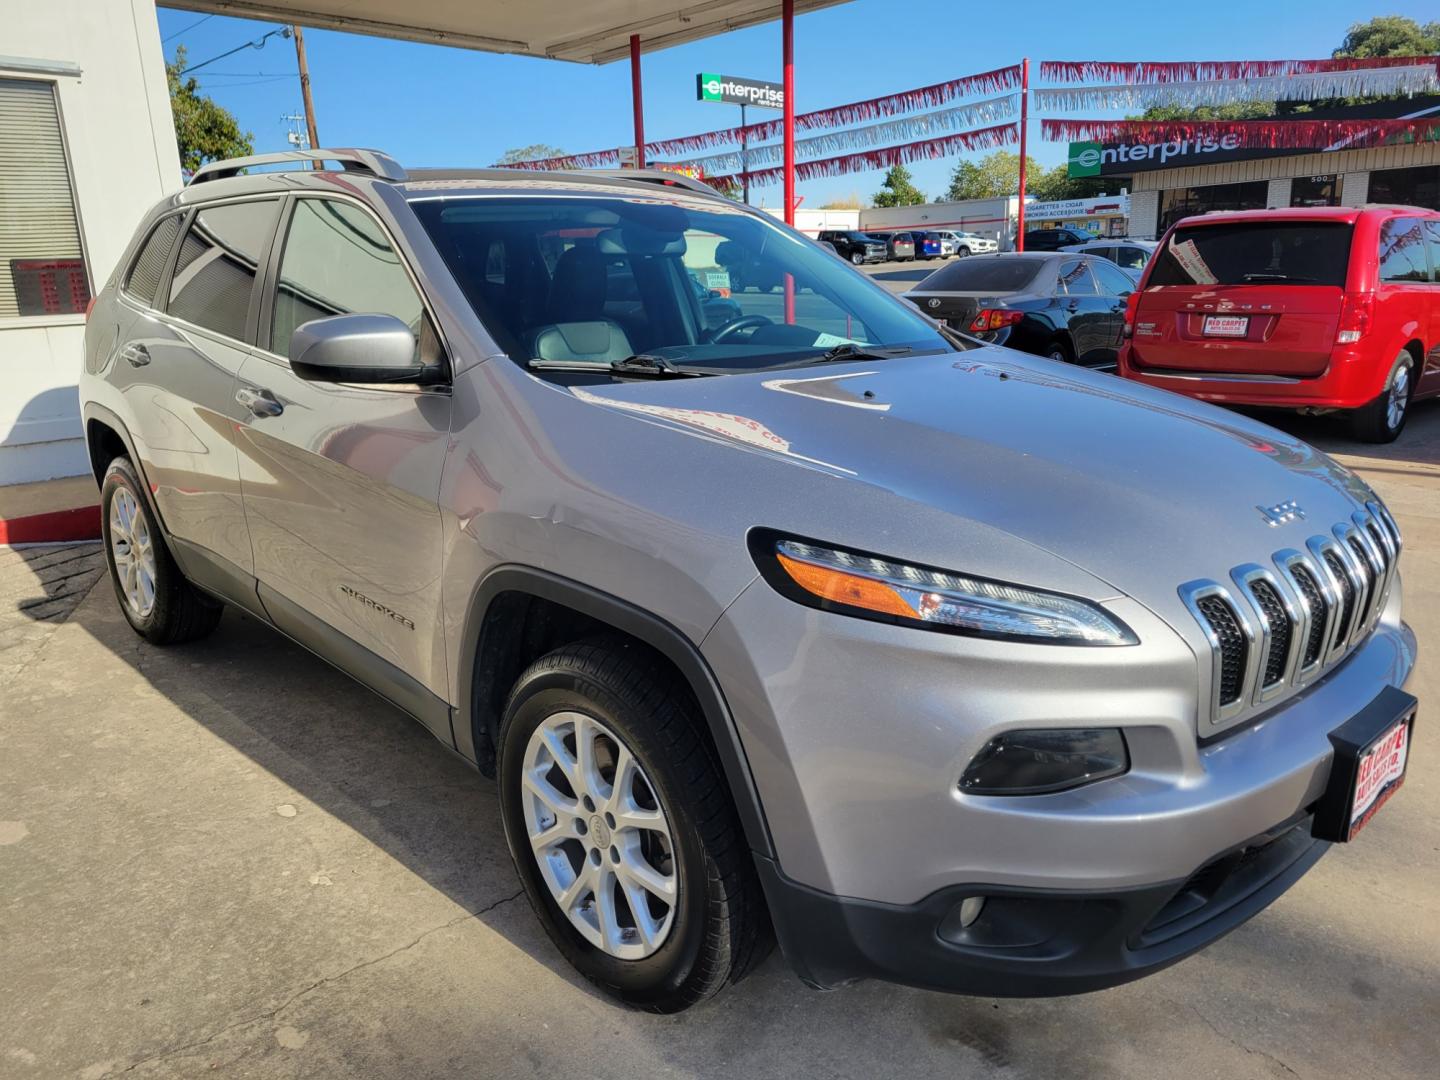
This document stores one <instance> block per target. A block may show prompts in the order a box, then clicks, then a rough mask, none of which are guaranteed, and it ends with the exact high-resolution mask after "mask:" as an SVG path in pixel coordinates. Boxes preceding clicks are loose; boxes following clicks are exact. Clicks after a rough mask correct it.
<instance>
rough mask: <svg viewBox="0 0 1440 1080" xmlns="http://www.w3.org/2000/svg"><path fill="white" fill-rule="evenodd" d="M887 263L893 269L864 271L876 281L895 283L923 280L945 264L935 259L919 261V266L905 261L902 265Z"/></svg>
mask: <svg viewBox="0 0 1440 1080" xmlns="http://www.w3.org/2000/svg"><path fill="white" fill-rule="evenodd" d="M888 265H889V266H892V267H895V269H885V270H868V271H866V273H868V274H869V276H870V277H872V278H874V279H875V280H876V281H879V282H891V283H895V282H907V281H924V280H925V279H926V278H927V277H929V276H930V275H931V274H933V273H934V272H935V271H936V270H938V269H940V267H941V266H942V265H945V264H942V263H940V262H938V261H937V262H933V263H921V264H920V265H919V266H911V265H910V264H908V263H905V264H903V265H902V266H896V264H894V263H890V264H888Z"/></svg>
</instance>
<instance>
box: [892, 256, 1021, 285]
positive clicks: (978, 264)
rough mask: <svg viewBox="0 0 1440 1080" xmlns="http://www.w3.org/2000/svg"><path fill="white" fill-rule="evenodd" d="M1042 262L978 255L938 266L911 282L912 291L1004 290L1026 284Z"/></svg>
mask: <svg viewBox="0 0 1440 1080" xmlns="http://www.w3.org/2000/svg"><path fill="white" fill-rule="evenodd" d="M1043 265H1044V262H1043V260H1041V259H1027V258H1024V257H1023V256H1022V257H1020V258H1013V257H1007V256H1004V255H982V256H980V257H979V258H976V259H962V260H961V261H960V262H952V263H951V264H950V265H948V266H942V267H941V268H940V269H939V270H936V271H935V272H934V273H933V274H931V275H930V276H929V277H927V278H926V279H925V280H924V281H922V282H921V283H920V284H919V285H917V286H915V291H916V292H975V293H1008V292H1020V291H1021V290H1023V289H1025V288H1028V287H1029V285H1030V284H1031V282H1033V281H1034V280H1035V278H1036V276H1037V275H1038V274H1039V273H1040V267H1041V266H1043Z"/></svg>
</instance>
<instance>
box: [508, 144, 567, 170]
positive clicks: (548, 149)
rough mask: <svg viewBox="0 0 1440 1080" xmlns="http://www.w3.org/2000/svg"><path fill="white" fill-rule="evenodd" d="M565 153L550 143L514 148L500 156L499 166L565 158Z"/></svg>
mask: <svg viewBox="0 0 1440 1080" xmlns="http://www.w3.org/2000/svg"><path fill="white" fill-rule="evenodd" d="M564 156H565V151H564V150H562V149H561V148H560V147H558V146H551V145H550V144H549V143H543V142H537V143H531V144H530V145H529V146H512V147H511V148H510V149H509V150H506V151H505V153H503V154H501V155H500V161H499V164H501V165H514V164H515V163H516V162H519V161H540V160H542V159H544V158H552V157H564Z"/></svg>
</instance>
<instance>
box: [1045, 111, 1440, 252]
mask: <svg viewBox="0 0 1440 1080" xmlns="http://www.w3.org/2000/svg"><path fill="white" fill-rule="evenodd" d="M1358 108H1359V109H1363V110H1365V114H1366V116H1367V117H1377V116H1380V115H1383V114H1385V113H1388V112H1393V113H1394V114H1395V115H1397V116H1407V117H1416V118H1419V117H1424V116H1440V97H1427V98H1411V99H1406V100H1404V101H1400V102H1385V103H1381V104H1380V105H1378V106H1377V105H1370V106H1360V107H1358ZM1352 111H1354V110H1341V109H1336V110H1333V111H1332V112H1331V113H1326V114H1324V115H1332V114H1333V115H1335V116H1343V115H1346V114H1347V113H1348V112H1352ZM1311 115H1317V116H1318V115H1321V114H1320V113H1318V112H1317V113H1315V114H1311ZM1237 144H1238V140H1237V139H1235V138H1234V137H1233V136H1226V137H1222V138H1219V139H1195V140H1190V141H1188V142H1184V143H1181V142H1162V143H1139V144H1134V143H1106V144H1100V143H1093V142H1079V143H1071V144H1070V175H1071V176H1117V177H1118V176H1129V177H1130V178H1131V184H1130V221H1129V235H1130V236H1133V237H1136V238H1142V239H1155V238H1157V237H1159V236H1160V235H1161V234H1162V233H1163V232H1164V231H1165V230H1166V229H1167V228H1169V227H1170V225H1172V224H1173V223H1174V222H1176V221H1178V220H1179V219H1180V218H1183V217H1188V216H1190V215H1192V214H1203V213H1207V212H1210V211H1214V210H1264V209H1269V208H1275V207H1286V206H1363V205H1365V204H1366V203H1401V204H1404V205H1408V206H1424V207H1429V208H1431V209H1440V141H1432V142H1420V143H1404V144H1397V145H1390V146H1376V147H1368V148H1363V149H1352V148H1350V147H1349V146H1348V145H1345V144H1336V145H1335V146H1334V147H1332V148H1329V149H1326V150H1322V151H1313V152H1312V151H1293V150H1247V149H1244V148H1241V147H1239V146H1238V145H1237Z"/></svg>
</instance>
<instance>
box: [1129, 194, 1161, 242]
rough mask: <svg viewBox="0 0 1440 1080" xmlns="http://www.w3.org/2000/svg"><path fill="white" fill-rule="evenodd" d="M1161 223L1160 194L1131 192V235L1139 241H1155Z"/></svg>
mask: <svg viewBox="0 0 1440 1080" xmlns="http://www.w3.org/2000/svg"><path fill="white" fill-rule="evenodd" d="M1159 222H1160V192H1158V191H1132V192H1130V235H1131V236H1133V237H1134V238H1135V239H1137V240H1154V239H1156V238H1157V230H1158V227H1159Z"/></svg>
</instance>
